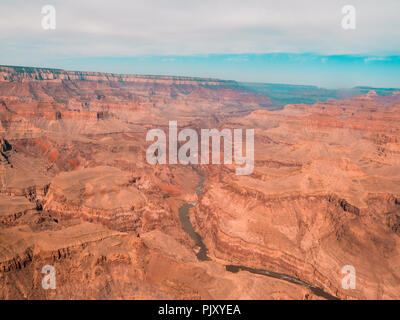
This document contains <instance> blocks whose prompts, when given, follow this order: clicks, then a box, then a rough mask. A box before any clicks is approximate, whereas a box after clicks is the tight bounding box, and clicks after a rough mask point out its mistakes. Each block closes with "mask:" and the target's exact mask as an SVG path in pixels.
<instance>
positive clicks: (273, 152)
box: [0, 66, 400, 300]
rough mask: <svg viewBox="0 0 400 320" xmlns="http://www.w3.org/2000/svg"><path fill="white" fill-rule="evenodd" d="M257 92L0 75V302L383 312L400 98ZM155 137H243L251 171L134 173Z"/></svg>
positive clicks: (160, 79)
mask: <svg viewBox="0 0 400 320" xmlns="http://www.w3.org/2000/svg"><path fill="white" fill-rule="evenodd" d="M260 88H261V85H257V86H256V85H254V84H253V85H251V84H247V85H245V84H242V83H239V82H235V81H230V80H217V79H203V78H195V77H174V76H145V75H120V74H106V73H96V72H74V71H65V70H61V69H46V68H31V67H12V66H0V299H304V300H308V299H399V298H400V238H399V236H400V112H399V111H400V94H399V93H398V92H397V91H396V90H392V91H391V92H390V93H389V94H384V95H381V94H377V92H379V91H378V90H375V91H374V90H371V89H368V90H366V89H362V90H364V91H363V92H360V90H361V89H360V90H359V91H357V94H356V95H348V96H345V97H338V98H337V99H332V98H327V99H323V100H324V101H319V100H318V99H319V98H318V96H317V97H316V98H315V99H314V97H313V99H312V101H311V102H310V103H309V104H303V103H282V105H280V104H278V105H277V104H276V103H275V102H274V99H271V97H270V96H269V92H270V91H266V89H265V87H262V88H261V89H260ZM268 90H270V87H268ZM279 90H280V91H279V102H282V101H286V100H285V97H283V96H282V94H281V92H284V90H282V88H281V87H279ZM285 90H286V89H285ZM304 90H306V91H307V92H306V93H305V94H304V97H308V96H309V90H310V89H309V88H306V89H304ZM313 90H314V89H313ZM296 94H297V93H296ZM299 95H300V93H299ZM277 96H278V95H277ZM276 99H278V98H276ZM288 99H289V100H290V101H293V100H296V99H295V98H293V97H292V96H290V97H289V98H288ZM303 100H304V99H303ZM298 101H302V97H300V98H299V100H298ZM169 121H177V123H178V125H179V130H183V129H188V128H189V129H193V130H194V131H195V132H197V133H198V134H199V133H200V131H201V129H202V128H217V129H218V130H222V129H225V128H226V129H233V128H240V129H243V130H246V129H254V170H253V172H252V173H251V174H249V175H236V174H235V169H236V166H235V164H223V165H215V164H189V165H183V164H174V165H169V164H164V165H160V164H158V163H156V164H150V163H148V161H146V150H147V148H148V147H149V142H148V141H146V134H147V132H149V130H152V129H154V128H159V129H161V130H163V131H164V132H166V133H168V129H169ZM167 135H168V134H167ZM199 136H200V134H199ZM181 142H182V141H180V142H178V144H179V143H181ZM220 152H221V155H223V150H220ZM45 265H52V266H54V268H55V270H56V277H57V287H56V289H55V290H51V289H50V290H45V289H43V288H42V284H41V281H42V278H43V274H42V273H41V270H42V267H43V266H45ZM346 265H352V266H354V268H355V270H356V283H357V285H356V288H355V289H345V288H343V287H342V279H343V277H344V275H343V274H342V272H341V270H342V268H343V266H346Z"/></svg>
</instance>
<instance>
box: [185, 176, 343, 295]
mask: <svg viewBox="0 0 400 320" xmlns="http://www.w3.org/2000/svg"><path fill="white" fill-rule="evenodd" d="M195 171H196V172H197V174H198V176H199V184H198V185H197V188H196V194H197V197H198V199H200V196H201V194H202V192H203V187H204V176H203V175H202V174H201V172H200V171H199V170H197V169H195ZM196 204H197V202H194V203H189V202H185V203H184V204H183V205H182V206H180V207H179V219H180V221H181V224H182V227H183V230H184V231H185V232H186V233H187V234H188V235H189V236H190V237H191V238H192V239H193V241H194V242H195V244H196V245H197V246H198V247H199V248H200V250H199V252H198V253H197V254H196V256H197V259H198V260H199V261H207V260H208V261H210V260H211V259H210V258H209V257H208V255H207V253H208V249H207V247H206V246H205V244H204V242H203V239H202V238H201V236H200V235H199V234H198V233H197V232H196V230H195V229H194V227H193V225H192V223H191V221H190V219H189V210H190V209H191V208H193V207H194V206H195V205H196ZM225 268H226V270H227V271H229V272H232V273H236V272H239V271H240V270H242V271H247V272H250V273H253V274H258V275H262V276H266V277H270V278H275V279H279V280H283V281H286V282H290V283H294V284H296V285H299V286H302V287H305V288H307V289H309V290H310V291H311V292H312V293H313V294H315V295H316V296H319V297H322V298H324V299H327V300H339V299H338V298H337V297H335V296H333V295H331V294H329V293H327V292H325V291H324V290H323V289H321V288H318V287H315V286H313V285H311V284H309V283H307V282H304V281H302V280H300V279H297V278H295V277H292V276H289V275H287V274H283V273H278V272H274V271H269V270H264V269H254V268H249V267H246V266H240V265H226V266H225Z"/></svg>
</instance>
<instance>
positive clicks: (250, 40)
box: [0, 0, 400, 88]
mask: <svg viewBox="0 0 400 320" xmlns="http://www.w3.org/2000/svg"><path fill="white" fill-rule="evenodd" d="M348 4H351V5H353V6H354V7H355V9H356V28H355V29H354V30H345V29H343V28H342V25H341V21H342V18H343V16H344V14H343V13H342V7H343V6H344V5H348ZM44 5H53V6H54V8H55V9H56V29H55V30H43V28H42V26H41V20H42V18H43V16H44V15H43V14H42V13H41V9H42V6H44ZM399 13H400V1H399V0H380V1H377V0H346V1H343V0H329V1H321V0H279V1H276V0H274V1H271V0H246V1H244V0H240V1H239V0H201V1H200V0H196V1H194V0H130V1H126V0H112V1H109V0H86V1H82V0H68V1H65V0H45V1H42V0H28V1H27V0H25V1H22V0H0V41H1V47H0V64H1V65H22V66H37V67H51V68H63V69H68V70H82V71H102V72H114V73H137V74H168V75H186V76H200V77H216V78H221V79H232V80H238V81H249V82H270V83H290V84H312V85H317V86H322V87H329V88H345V87H352V86H357V85H367V86H374V87H398V88H399V87H400V77H399V76H398V75H400V19H399Z"/></svg>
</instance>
